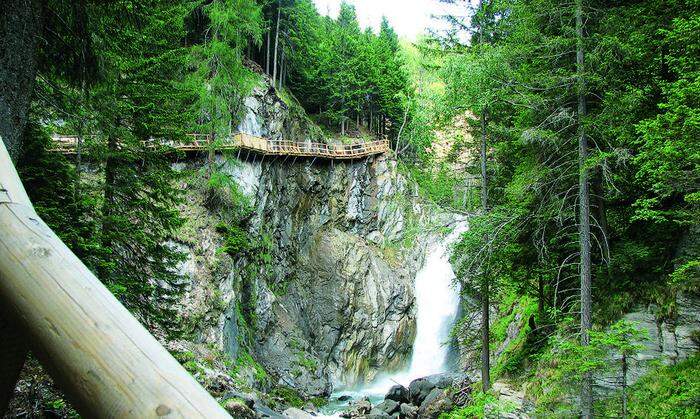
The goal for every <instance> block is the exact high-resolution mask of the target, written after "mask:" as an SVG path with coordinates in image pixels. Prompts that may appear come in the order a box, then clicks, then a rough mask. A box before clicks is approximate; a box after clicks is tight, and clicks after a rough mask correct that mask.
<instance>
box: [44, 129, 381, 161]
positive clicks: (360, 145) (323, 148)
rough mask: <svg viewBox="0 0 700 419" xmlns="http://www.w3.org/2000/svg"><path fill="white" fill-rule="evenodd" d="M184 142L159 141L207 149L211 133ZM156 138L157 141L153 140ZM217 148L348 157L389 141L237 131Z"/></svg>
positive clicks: (70, 141) (71, 139) (70, 148)
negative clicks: (322, 140)
mask: <svg viewBox="0 0 700 419" xmlns="http://www.w3.org/2000/svg"><path fill="white" fill-rule="evenodd" d="M188 137H189V138H190V139H191V140H190V141H186V142H173V141H167V140H166V141H162V142H161V144H162V145H167V146H170V147H173V148H174V149H176V150H180V151H183V152H197V151H207V150H210V148H211V136H210V135H206V134H188ZM53 140H54V142H55V148H54V150H55V151H57V152H60V153H63V154H75V152H76V149H77V144H78V137H77V136H75V135H54V136H53ZM152 141H157V140H155V139H154V140H152ZM216 149H217V150H247V151H251V152H254V153H258V154H262V155H265V156H295V157H315V158H321V159H333V160H349V159H360V158H364V157H369V156H372V155H375V154H383V153H386V152H388V151H389V150H390V147H389V141H388V140H376V141H367V142H357V143H353V144H335V143H334V144H326V143H318V142H311V141H305V142H300V141H288V140H273V139H270V138H263V137H257V136H254V135H250V134H243V133H238V134H235V135H233V136H232V137H229V138H227V139H226V140H224V141H222V142H221V144H219V145H217V146H216Z"/></svg>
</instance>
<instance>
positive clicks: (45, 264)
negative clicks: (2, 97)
mask: <svg viewBox="0 0 700 419" xmlns="http://www.w3.org/2000/svg"><path fill="white" fill-rule="evenodd" d="M0 310H2V311H3V312H2V313H1V314H2V315H3V316H5V318H7V319H12V326H14V329H15V330H19V331H21V333H22V337H23V338H24V339H25V340H26V344H27V346H28V347H29V348H30V349H31V351H32V352H33V353H34V354H35V355H36V356H37V358H38V359H39V360H40V361H41V363H42V365H43V366H44V367H45V368H46V370H47V371H48V372H49V373H50V374H51V376H52V377H53V379H54V380H55V381H56V383H57V384H58V385H59V386H60V388H61V389H62V390H63V391H64V392H65V393H66V395H67V396H68V398H69V400H70V401H71V402H72V404H73V405H74V407H75V408H76V409H77V410H78V412H80V413H81V414H82V415H83V416H85V417H95V418H157V417H164V416H165V417H172V418H177V417H181V418H229V417H230V416H229V415H228V414H227V413H226V411H225V410H224V409H223V408H222V407H221V406H219V404H218V403H217V402H216V400H214V398H212V397H211V395H209V393H207V392H206V391H205V390H204V389H203V388H202V387H201V386H200V385H199V384H198V383H197V382H196V381H195V380H194V378H192V376H190V375H189V374H188V373H187V371H185V369H184V368H183V367H182V366H181V365H180V364H179V363H178V362H177V361H176V360H175V359H174V358H173V357H172V356H171V355H170V354H169V353H168V351H166V350H165V349H164V348H163V347H162V346H161V345H160V344H159V343H158V341H156V339H155V338H154V337H153V336H152V335H151V334H150V333H149V332H148V331H147V330H146V329H145V328H144V327H143V326H142V325H141V324H140V323H139V322H138V320H136V318H134V316H133V315H131V313H129V311H128V310H127V309H126V308H124V306H122V305H121V304H120V303H119V301H117V299H116V298H114V296H113V295H112V294H111V293H110V292H109V290H108V289H107V288H106V287H105V286H104V285H103V284H102V283H101V282H100V281H99V280H98V279H97V278H96V277H95V275H93V273H92V272H90V270H88V269H87V267H86V266H85V265H84V264H83V263H82V262H81V261H80V260H79V259H78V258H77V257H76V256H75V255H74V254H73V252H71V250H70V249H68V247H66V245H65V244H63V242H62V241H61V240H60V239H59V238H58V236H56V234H55V233H54V232H53V231H52V230H51V229H50V228H49V227H48V226H47V225H46V224H45V223H44V222H43V221H42V220H41V218H39V216H38V215H37V214H36V212H35V211H34V208H33V207H32V204H31V202H30V200H29V198H28V197H27V194H26V192H25V190H24V187H23V186H22V183H21V182H20V179H19V176H18V175H17V172H16V170H15V168H14V166H13V164H12V161H11V160H10V157H9V155H8V153H7V150H6V149H5V145H4V143H3V142H2V140H1V139H0ZM19 350H20V352H21V350H22V349H21V348H20V349H19ZM20 355H21V360H23V355H22V354H20ZM21 360H20V361H17V360H14V364H13V365H15V366H16V364H17V363H19V362H21ZM2 361H3V360H2V359H0V362H2ZM2 384H4V383H2ZM2 390H4V388H2V387H0V391H2ZM5 396H6V395H5ZM2 399H3V397H2V396H0V400H2Z"/></svg>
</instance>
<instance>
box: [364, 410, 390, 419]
mask: <svg viewBox="0 0 700 419" xmlns="http://www.w3.org/2000/svg"><path fill="white" fill-rule="evenodd" d="M390 417H391V415H388V414H386V413H384V412H382V411H381V410H377V409H372V411H371V412H369V415H366V416H363V418H365V419H388V418H390Z"/></svg>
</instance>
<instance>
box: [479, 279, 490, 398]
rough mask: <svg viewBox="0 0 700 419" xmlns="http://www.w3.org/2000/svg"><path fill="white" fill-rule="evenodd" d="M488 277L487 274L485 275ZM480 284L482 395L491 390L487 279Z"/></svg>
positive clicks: (488, 289) (488, 286)
mask: <svg viewBox="0 0 700 419" xmlns="http://www.w3.org/2000/svg"><path fill="white" fill-rule="evenodd" d="M486 275H488V274H486ZM486 275H485V276H484V280H483V283H482V284H481V288H482V289H481V388H482V391H483V392H484V393H486V392H487V391H489V389H490V388H491V360H490V353H489V352H490V346H491V345H490V339H489V335H490V330H489V294H490V292H491V289H490V284H489V282H490V281H489V278H488V276H486Z"/></svg>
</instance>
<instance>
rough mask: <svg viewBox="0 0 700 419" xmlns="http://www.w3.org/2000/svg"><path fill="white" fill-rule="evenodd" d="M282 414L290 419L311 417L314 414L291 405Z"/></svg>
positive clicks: (309, 418) (307, 418) (308, 418)
mask: <svg viewBox="0 0 700 419" xmlns="http://www.w3.org/2000/svg"><path fill="white" fill-rule="evenodd" d="M282 416H283V417H285V418H290V419H311V418H313V416H312V415H311V414H310V413H307V412H304V411H303V410H301V409H297V408H294V407H290V408H289V409H287V410H285V411H284V412H283V413H282Z"/></svg>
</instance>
